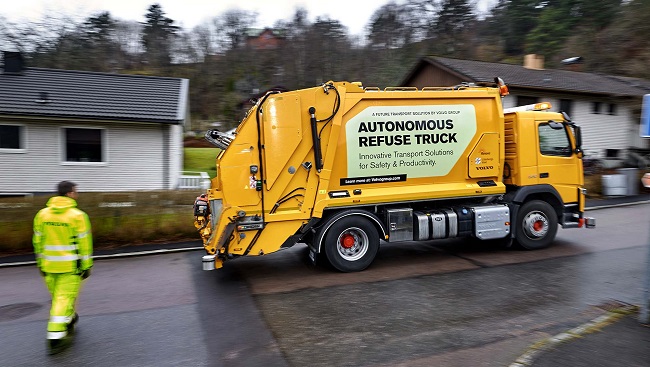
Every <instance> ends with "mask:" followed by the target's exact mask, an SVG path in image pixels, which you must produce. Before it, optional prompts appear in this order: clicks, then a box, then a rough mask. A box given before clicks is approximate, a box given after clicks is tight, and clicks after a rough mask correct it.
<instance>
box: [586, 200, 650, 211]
mask: <svg viewBox="0 0 650 367" xmlns="http://www.w3.org/2000/svg"><path fill="white" fill-rule="evenodd" d="M648 203H650V200H642V201H631V202H629V203H619V204H606V205H597V206H590V207H585V211H589V210H598V209H607V208H616V207H623V206H631V205H640V204H648Z"/></svg>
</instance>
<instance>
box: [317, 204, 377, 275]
mask: <svg viewBox="0 0 650 367" xmlns="http://www.w3.org/2000/svg"><path fill="white" fill-rule="evenodd" d="M323 246H324V247H325V256H327V260H328V262H329V263H330V264H331V265H332V266H333V267H334V268H335V269H337V270H339V271H342V272H346V273H347V272H354V271H361V270H363V269H365V268H367V267H368V266H370V264H371V263H372V261H373V260H374V259H375V256H376V255H377V251H378V250H379V233H378V232H377V229H376V228H375V226H373V225H372V223H370V221H369V220H367V219H365V218H363V217H361V216H357V215H354V216H349V217H344V218H342V219H339V220H338V221H337V222H336V223H334V225H332V226H331V227H330V229H329V230H328V231H327V234H326V235H325V242H324V243H323Z"/></svg>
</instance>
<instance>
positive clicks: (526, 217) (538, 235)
mask: <svg viewBox="0 0 650 367" xmlns="http://www.w3.org/2000/svg"><path fill="white" fill-rule="evenodd" d="M556 234H557V215H556V213H555V210H554V209H553V207H552V206H551V205H549V204H548V203H547V202H545V201H541V200H532V201H529V202H527V203H525V204H524V205H522V206H521V208H519V211H518V214H517V227H516V235H515V239H516V241H517V244H519V246H521V247H523V248H525V249H527V250H538V249H543V248H546V247H548V246H550V245H551V243H552V242H553V240H554V239H555V235H556Z"/></svg>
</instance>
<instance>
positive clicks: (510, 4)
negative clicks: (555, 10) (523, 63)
mask: <svg viewBox="0 0 650 367" xmlns="http://www.w3.org/2000/svg"><path fill="white" fill-rule="evenodd" d="M540 3H542V1H540V0H499V2H498V3H497V5H496V6H495V7H494V8H492V10H491V11H490V16H489V17H488V19H487V22H488V24H489V27H488V29H487V33H486V34H487V35H492V36H495V37H498V38H500V39H502V40H503V50H504V52H505V53H506V54H507V55H511V56H517V55H521V54H522V53H523V52H524V50H525V48H526V37H527V36H528V33H530V31H532V30H533V29H534V28H535V27H536V26H537V24H538V18H539V14H540V13H541V9H542V8H540Z"/></svg>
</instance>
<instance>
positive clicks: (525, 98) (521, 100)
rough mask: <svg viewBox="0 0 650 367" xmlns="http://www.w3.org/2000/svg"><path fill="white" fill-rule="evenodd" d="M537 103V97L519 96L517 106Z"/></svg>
mask: <svg viewBox="0 0 650 367" xmlns="http://www.w3.org/2000/svg"><path fill="white" fill-rule="evenodd" d="M535 103H537V97H528V96H517V106H525V105H529V104H535Z"/></svg>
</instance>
